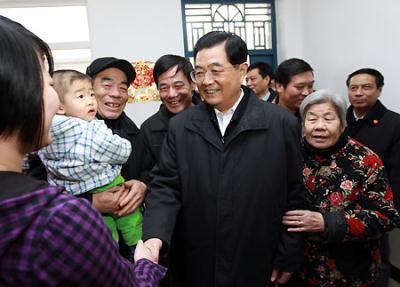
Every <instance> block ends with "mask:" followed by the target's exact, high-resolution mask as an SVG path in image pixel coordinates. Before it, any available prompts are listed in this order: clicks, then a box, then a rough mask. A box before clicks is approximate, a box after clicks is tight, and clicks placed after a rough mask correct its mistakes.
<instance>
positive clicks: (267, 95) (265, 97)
mask: <svg viewBox="0 0 400 287" xmlns="http://www.w3.org/2000/svg"><path fill="white" fill-rule="evenodd" d="M270 94H271V93H270V91H269V90H267V93H266V94H265V96H264V97H262V100H263V101H267V100H268V98H269V95H270Z"/></svg>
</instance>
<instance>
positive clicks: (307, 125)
mask: <svg viewBox="0 0 400 287" xmlns="http://www.w3.org/2000/svg"><path fill="white" fill-rule="evenodd" d="M303 128H304V135H305V139H306V141H307V142H308V144H310V145H311V146H312V147H314V148H316V149H327V148H330V147H331V146H333V145H335V144H336V143H337V141H338V140H339V137H340V135H341V134H342V132H343V131H344V128H343V127H342V126H341V124H340V118H339V115H338V114H337V112H336V109H335V107H334V105H333V104H332V103H330V102H328V103H322V104H315V105H312V106H311V107H310V108H309V109H308V111H307V113H306V115H305V118H304V123H303Z"/></svg>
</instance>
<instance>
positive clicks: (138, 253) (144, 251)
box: [134, 240, 152, 262]
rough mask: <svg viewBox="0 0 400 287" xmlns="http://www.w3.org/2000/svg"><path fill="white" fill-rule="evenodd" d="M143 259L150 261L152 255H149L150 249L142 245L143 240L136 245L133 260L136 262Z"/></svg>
mask: <svg viewBox="0 0 400 287" xmlns="http://www.w3.org/2000/svg"><path fill="white" fill-rule="evenodd" d="M143 258H145V259H148V260H152V254H151V251H150V249H149V248H147V247H146V246H145V245H144V243H143V240H139V241H138V243H137V245H136V249H135V255H134V259H135V262H136V261H138V260H139V259H143Z"/></svg>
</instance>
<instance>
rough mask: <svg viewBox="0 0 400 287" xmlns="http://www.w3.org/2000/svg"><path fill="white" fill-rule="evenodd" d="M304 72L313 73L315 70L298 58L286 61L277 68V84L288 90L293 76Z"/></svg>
mask: <svg viewBox="0 0 400 287" xmlns="http://www.w3.org/2000/svg"><path fill="white" fill-rule="evenodd" d="M304 72H313V68H311V66H310V64H308V63H307V62H306V61H304V60H302V59H297V58H292V59H288V60H285V61H283V62H282V63H280V64H279V66H278V67H277V68H276V71H275V83H279V84H281V85H282V86H284V87H285V88H286V87H287V85H288V84H289V83H290V81H291V80H292V77H293V76H296V75H298V74H301V73H304Z"/></svg>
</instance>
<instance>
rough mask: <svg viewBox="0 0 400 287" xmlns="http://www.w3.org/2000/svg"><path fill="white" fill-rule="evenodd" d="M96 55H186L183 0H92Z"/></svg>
mask: <svg viewBox="0 0 400 287" xmlns="http://www.w3.org/2000/svg"><path fill="white" fill-rule="evenodd" d="M87 3H88V17H89V30H90V38H91V43H92V57H93V58H97V57H104V56H114V57H120V58H125V59H127V60H130V61H134V60H148V61H155V60H157V59H158V58H159V57H160V56H161V55H162V54H167V53H172V54H179V55H183V54H184V48H183V30H182V16H181V6H180V5H181V4H180V3H181V2H180V0H118V1H108V0H88V1H87Z"/></svg>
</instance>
